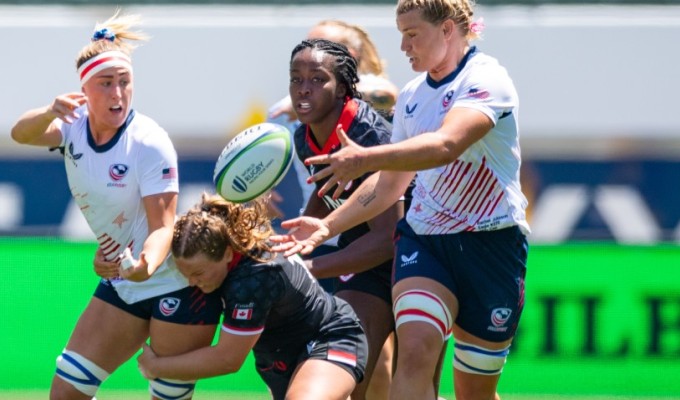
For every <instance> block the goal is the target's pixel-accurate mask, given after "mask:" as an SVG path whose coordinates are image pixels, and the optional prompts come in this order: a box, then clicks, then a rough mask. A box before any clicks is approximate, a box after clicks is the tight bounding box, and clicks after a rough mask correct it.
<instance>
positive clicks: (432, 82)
mask: <svg viewBox="0 0 680 400" xmlns="http://www.w3.org/2000/svg"><path fill="white" fill-rule="evenodd" d="M476 52H477V46H472V47H470V49H469V50H468V52H467V53H465V55H464V56H463V59H462V60H460V63H459V64H458V67H456V69H455V70H453V72H451V73H450V74H448V75H446V76H445V77H444V78H443V79H442V80H441V81H435V80H434V79H432V78H431V77H430V73H429V72H428V74H427V79H426V80H427V84H428V85H429V86H430V87H431V88H432V89H438V88H440V87H442V86H444V85H447V84H449V83H451V82H453V80H454V79H456V77H457V76H458V74H459V73H460V71H462V70H463V68H465V65H466V64H467V62H468V60H470V57H471V56H472V55H473V54H474V53H476Z"/></svg>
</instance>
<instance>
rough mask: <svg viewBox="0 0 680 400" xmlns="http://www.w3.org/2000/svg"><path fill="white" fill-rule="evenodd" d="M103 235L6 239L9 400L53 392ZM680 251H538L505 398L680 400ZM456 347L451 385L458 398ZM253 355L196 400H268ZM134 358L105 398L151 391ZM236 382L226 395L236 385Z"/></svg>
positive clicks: (580, 247)
mask: <svg viewBox="0 0 680 400" xmlns="http://www.w3.org/2000/svg"><path fill="white" fill-rule="evenodd" d="M95 249H96V245H95V244H93V243H71V242H65V241H62V240H58V239H22V238H0V260H2V262H3V273H4V275H3V281H2V282H3V283H2V284H1V285H2V287H1V289H2V290H0V313H1V314H2V315H3V316H4V318H3V325H2V329H0V339H1V340H2V343H3V344H4V345H5V346H4V348H3V350H4V351H3V361H4V362H3V363H0V377H2V378H0V400H5V399H7V400H34V399H46V398H47V397H48V396H47V393H48V388H49V383H50V381H51V379H52V376H53V374H54V369H55V358H56V356H57V355H58V354H59V353H60V352H61V350H62V348H63V346H64V344H65V343H66V341H67V340H68V337H69V335H70V333H71V329H72V327H73V326H74V324H75V321H76V319H77V318H78V315H79V313H80V312H81V310H82V308H83V307H84V306H85V304H86V302H87V301H88V299H89V298H90V296H91V295H92V291H93V290H94V288H95V286H96V283H97V278H96V277H95V276H94V274H93V272H92V270H91V261H92V255H93V254H94V250H95ZM678 260H680V247H679V246H670V245H663V246H617V245H613V244H571V245H563V246H534V247H533V248H532V250H531V251H530V256H529V270H528V273H527V281H526V299H525V310H524V314H523V316H522V323H521V325H520V330H519V331H518V335H517V338H516V341H515V344H514V345H513V348H512V351H511V353H510V356H509V357H508V363H507V365H506V368H505V370H504V372H503V376H502V377H501V381H500V383H499V393H501V396H502V398H503V399H504V400H539V399H545V400H553V399H554V400H605V399H606V400H624V399H630V400H662V399H664V400H668V399H680V380H678V379H677V376H680V361H678V360H679V359H678V354H680V325H678V321H680V268H679V267H680V261H678ZM450 349H451V346H449V351H448V352H447V360H446V363H445V367H444V368H445V369H444V373H443V378H442V382H441V393H442V397H444V398H446V399H448V400H452V399H453V395H452V394H451V393H452V392H453V382H452V379H451V365H452V364H451V355H452V354H451V353H452V351H451V350H450ZM252 363H253V360H252V358H249V359H248V360H246V365H244V366H243V368H242V369H241V370H240V371H239V372H238V373H236V374H234V375H229V376H224V377H218V378H212V379H206V380H201V381H200V382H199V384H198V388H197V391H196V396H195V399H198V400H200V399H206V400H212V399H222V400H232V399H241V400H254V399H267V398H268V396H267V391H266V388H265V386H264V384H263V383H262V381H261V380H260V378H259V376H258V375H257V374H256V373H255V371H254V368H253V365H252ZM146 388H147V384H146V381H144V379H143V378H142V377H141V376H140V374H139V372H138V370H137V367H136V362H135V360H134V359H133V360H130V361H129V362H128V363H126V364H124V365H123V366H121V368H120V369H119V370H118V371H116V373H114V374H113V375H112V376H111V377H110V378H109V379H108V380H107V381H106V382H104V384H103V385H102V388H101V390H100V393H99V394H98V396H97V398H98V399H99V400H109V399H113V400H116V399H121V400H122V399H126V400H136V399H148V398H149V397H148V394H147V389H146ZM227 390H228V391H227Z"/></svg>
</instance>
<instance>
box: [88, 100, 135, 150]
mask: <svg viewBox="0 0 680 400" xmlns="http://www.w3.org/2000/svg"><path fill="white" fill-rule="evenodd" d="M134 117H135V110H130V114H128V116H127V118H126V119H125V122H124V123H123V125H121V126H120V128H118V131H116V134H115V135H113V138H111V140H109V141H108V142H106V143H104V144H102V145H97V143H95V141H94V137H92V131H91V130H90V121H89V117H88V120H87V121H86V122H85V125H86V126H87V144H89V145H90V147H91V148H92V150H94V151H95V153H103V152H105V151H107V150H109V149H111V148H112V147H113V146H115V145H116V143H118V140H119V139H120V137H121V136H122V135H123V132H125V130H126V129H127V127H128V126H130V123H132V119H133V118H134Z"/></svg>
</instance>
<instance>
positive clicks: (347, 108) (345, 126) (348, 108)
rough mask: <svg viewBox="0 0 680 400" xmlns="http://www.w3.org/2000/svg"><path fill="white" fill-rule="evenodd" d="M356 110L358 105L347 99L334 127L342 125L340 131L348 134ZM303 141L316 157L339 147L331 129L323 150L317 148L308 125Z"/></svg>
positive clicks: (335, 135)
mask: <svg viewBox="0 0 680 400" xmlns="http://www.w3.org/2000/svg"><path fill="white" fill-rule="evenodd" d="M358 110H359V103H358V102H357V101H356V100H354V99H347V101H346V102H345V105H344V106H343V108H342V113H340V118H339V119H338V123H337V124H336V126H337V125H338V124H339V125H342V130H344V131H345V132H349V127H350V125H352V121H354V118H355V117H356V116H357V112H358ZM305 140H306V141H307V144H308V145H309V148H310V149H311V150H312V152H313V153H314V154H316V155H319V154H330V153H331V151H332V150H333V149H335V148H337V147H339V146H340V139H338V134H337V133H336V132H335V129H333V132H331V134H330V135H329V136H328V140H326V143H325V144H324V146H323V148H319V145H318V144H317V143H316V140H314V136H313V135H312V131H311V129H309V125H305Z"/></svg>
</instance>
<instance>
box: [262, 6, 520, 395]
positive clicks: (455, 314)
mask: <svg viewBox="0 0 680 400" xmlns="http://www.w3.org/2000/svg"><path fill="white" fill-rule="evenodd" d="M396 13H397V27H398V29H399V31H400V32H401V34H402V40H401V49H402V51H404V52H405V53H406V56H407V57H408V58H409V62H410V63H411V67H412V68H413V70H414V71H416V72H421V73H422V74H421V75H419V76H418V77H417V78H415V79H413V80H412V81H411V82H409V83H408V84H407V85H406V86H405V87H404V89H402V91H401V92H400V94H399V97H398V99H397V104H396V106H395V116H394V130H393V133H392V143H391V144H387V145H382V146H373V147H366V148H364V147H361V146H358V145H357V144H356V143H353V142H352V141H350V140H349V139H348V138H347V136H346V135H345V133H344V132H343V131H342V129H338V134H339V137H340V138H341V143H342V145H343V149H342V150H341V151H338V152H336V153H333V154H328V155H323V156H316V157H311V158H308V159H307V160H306V163H308V164H329V166H328V167H326V168H324V169H321V170H320V171H319V172H317V173H316V174H315V175H314V176H313V177H312V180H313V181H317V180H321V179H324V178H328V181H327V182H326V184H325V185H324V186H323V187H322V188H321V190H320V193H325V192H328V191H332V193H333V196H334V197H338V196H339V194H340V193H341V192H342V190H343V188H344V187H345V185H346V183H347V182H349V181H351V180H352V179H355V178H356V177H357V176H360V175H361V174H363V173H364V172H365V171H373V170H379V171H380V172H379V173H376V174H374V175H373V178H372V179H368V180H366V181H364V183H363V184H362V186H361V187H360V188H359V189H357V190H356V191H355V192H354V194H353V195H352V196H351V197H350V198H349V199H348V200H347V201H346V202H345V203H344V205H342V206H341V207H340V208H338V209H337V210H335V211H334V212H333V213H331V214H330V215H328V216H327V217H325V218H324V219H322V220H319V219H312V218H297V219H294V220H290V221H285V222H284V223H283V224H282V226H283V227H284V228H289V229H295V231H292V230H291V231H290V232H289V233H288V234H287V235H280V236H277V237H273V238H272V240H275V241H278V242H280V244H279V246H277V247H276V248H275V250H285V251H286V253H295V252H298V251H299V252H302V253H303V254H306V253H308V252H310V251H311V250H312V248H313V247H315V246H317V245H318V244H319V243H322V242H323V241H324V240H325V239H326V238H327V237H330V236H333V235H335V234H337V233H338V232H342V231H343V230H345V229H347V228H348V227H350V226H354V225H356V224H357V223H359V222H361V221H365V220H367V219H369V218H372V217H373V216H375V215H376V214H377V213H379V212H381V211H382V210H383V209H385V208H386V207H387V206H388V205H390V204H392V203H393V202H394V201H395V199H397V198H398V197H399V196H401V195H402V193H403V192H404V189H405V188H406V186H407V185H408V184H409V182H410V181H411V179H412V178H413V177H414V176H415V178H416V186H415V188H414V189H413V200H412V203H411V207H410V209H409V211H408V213H407V215H406V218H405V219H404V220H402V221H400V222H399V224H398V226H397V231H396V235H395V239H396V252H395V263H394V286H393V291H392V296H393V302H394V315H395V322H396V326H397V343H398V349H397V353H398V354H399V357H398V358H397V369H396V373H395V376H394V379H393V383H392V386H391V388H390V398H391V399H432V398H434V396H435V394H434V387H433V384H432V376H433V374H434V373H435V370H436V363H437V360H438V359H439V355H440V352H441V350H442V346H443V345H444V344H445V342H446V340H447V339H448V338H449V336H450V335H453V337H454V339H455V347H454V386H455V392H456V398H457V399H458V400H461V399H464V400H468V399H498V398H499V396H498V394H497V392H496V389H497V385H498V380H499V378H500V373H501V371H502V369H503V366H504V364H505V360H506V357H507V354H508V351H509V347H510V344H511V342H512V338H513V336H514V334H515V331H516V329H517V324H518V322H519V318H520V315H521V312H522V308H523V304H524V276H525V272H526V260H527V253H528V246H527V241H526V236H525V235H526V234H528V233H529V226H528V224H527V222H526V218H525V211H524V210H525V208H526V205H527V201H526V198H525V197H524V195H523V194H522V192H521V188H520V183H519V169H520V162H521V161H520V148H519V133H518V123H517V112H518V97H517V93H516V91H515V88H514V85H513V82H512V80H511V79H510V77H509V76H508V74H507V72H506V70H505V69H504V68H503V67H502V66H500V65H499V64H498V62H497V61H496V59H494V58H492V57H490V56H488V55H485V54H483V53H481V52H480V51H479V50H478V49H477V48H476V47H474V46H472V45H471V44H470V41H471V40H472V39H475V38H476V37H477V35H478V34H479V32H480V29H481V21H479V20H478V21H473V19H472V15H473V4H472V3H471V2H470V1H468V0H400V1H399V2H398V4H397V9H396Z"/></svg>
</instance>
